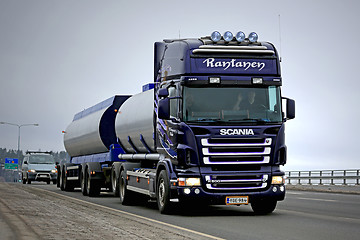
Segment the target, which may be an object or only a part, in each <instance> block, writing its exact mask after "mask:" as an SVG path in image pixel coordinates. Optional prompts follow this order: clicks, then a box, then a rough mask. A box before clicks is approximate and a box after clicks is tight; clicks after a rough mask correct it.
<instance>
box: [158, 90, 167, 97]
mask: <svg viewBox="0 0 360 240" xmlns="http://www.w3.org/2000/svg"><path fill="white" fill-rule="evenodd" d="M158 96H159V98H165V97H167V96H169V90H168V89H167V88H161V89H159V93H158Z"/></svg>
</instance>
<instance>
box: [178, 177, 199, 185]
mask: <svg viewBox="0 0 360 240" xmlns="http://www.w3.org/2000/svg"><path fill="white" fill-rule="evenodd" d="M178 183H179V186H180V187H193V186H201V181H200V178H178Z"/></svg>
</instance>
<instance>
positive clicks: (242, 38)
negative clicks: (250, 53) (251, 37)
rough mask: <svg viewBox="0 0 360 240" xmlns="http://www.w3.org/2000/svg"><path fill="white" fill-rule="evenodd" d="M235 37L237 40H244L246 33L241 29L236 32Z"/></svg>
mask: <svg viewBox="0 0 360 240" xmlns="http://www.w3.org/2000/svg"><path fill="white" fill-rule="evenodd" d="M235 38H236V41H238V42H243V41H244V40H245V33H243V32H241V31H240V32H238V33H237V34H236V36H235Z"/></svg>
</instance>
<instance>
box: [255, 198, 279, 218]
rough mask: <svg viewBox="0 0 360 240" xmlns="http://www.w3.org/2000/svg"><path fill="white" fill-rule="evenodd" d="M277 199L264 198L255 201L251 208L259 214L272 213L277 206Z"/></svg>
mask: <svg viewBox="0 0 360 240" xmlns="http://www.w3.org/2000/svg"><path fill="white" fill-rule="evenodd" d="M276 203H277V201H274V200H267V201H265V200H262V201H254V202H252V203H251V208H252V210H253V211H254V213H255V214H257V215H266V214H270V213H272V212H273V211H274V210H275V208H276Z"/></svg>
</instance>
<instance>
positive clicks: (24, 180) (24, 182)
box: [21, 174, 26, 184]
mask: <svg viewBox="0 0 360 240" xmlns="http://www.w3.org/2000/svg"><path fill="white" fill-rule="evenodd" d="M21 179H22V183H23V184H26V179H25V178H24V175H23V174H21Z"/></svg>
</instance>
